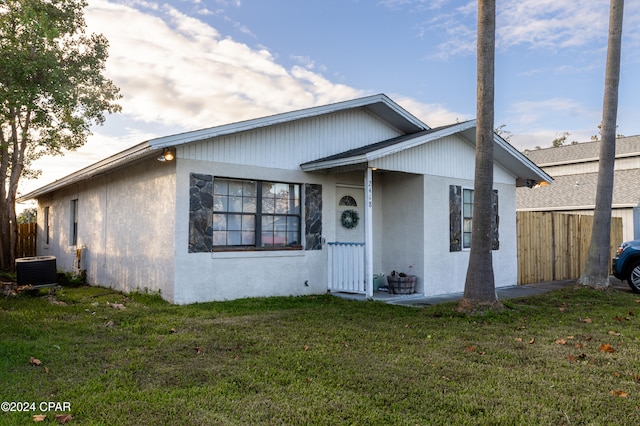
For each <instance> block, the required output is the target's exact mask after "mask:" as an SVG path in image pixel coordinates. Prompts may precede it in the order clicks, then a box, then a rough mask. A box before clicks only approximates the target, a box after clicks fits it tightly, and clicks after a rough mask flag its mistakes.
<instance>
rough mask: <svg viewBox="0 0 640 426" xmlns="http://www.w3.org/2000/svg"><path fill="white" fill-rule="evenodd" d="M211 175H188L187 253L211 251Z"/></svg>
mask: <svg viewBox="0 0 640 426" xmlns="http://www.w3.org/2000/svg"><path fill="white" fill-rule="evenodd" d="M212 221H213V176H212V175H203V174H197V173H191V175H190V177H189V253H206V252H211V250H212V247H213V228H212V223H211V222H212Z"/></svg>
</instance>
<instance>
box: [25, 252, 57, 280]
mask: <svg viewBox="0 0 640 426" xmlns="http://www.w3.org/2000/svg"><path fill="white" fill-rule="evenodd" d="M16 277H17V281H18V285H19V286H23V285H31V286H33V287H34V288H38V287H49V286H54V285H56V284H57V282H58V271H57V269H56V257H55V256H35V257H21V258H19V259H16Z"/></svg>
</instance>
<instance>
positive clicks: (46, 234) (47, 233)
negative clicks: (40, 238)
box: [44, 206, 51, 245]
mask: <svg viewBox="0 0 640 426" xmlns="http://www.w3.org/2000/svg"><path fill="white" fill-rule="evenodd" d="M50 235H51V228H50V223H49V207H48V206H47V207H45V208H44V243H45V244H46V245H48V244H49V238H50Z"/></svg>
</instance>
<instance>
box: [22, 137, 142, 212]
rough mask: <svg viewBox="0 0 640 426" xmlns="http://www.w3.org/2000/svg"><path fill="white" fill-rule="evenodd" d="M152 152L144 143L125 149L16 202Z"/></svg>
mask: <svg viewBox="0 0 640 426" xmlns="http://www.w3.org/2000/svg"><path fill="white" fill-rule="evenodd" d="M152 151H153V148H152V147H151V146H150V145H149V142H142V143H140V144H138V145H135V146H132V147H131V148H128V149H125V150H124V151H122V152H119V153H117V154H115V155H112V156H110V157H107V158H105V159H104V160H100V161H98V162H97V163H94V164H92V165H90V166H87V167H85V168H83V169H80V170H78V171H76V172H73V173H71V174H70V175H67V176H65V177H62V178H60V179H58V180H56V181H53V182H51V183H49V184H47V185H44V186H42V187H40V188H38V189H36V190H34V191H31V192H29V193H27V194H25V195H22V196H20V197H18V198H17V199H16V201H18V202H24V201H27V200H33V199H36V198H38V197H40V196H42V195H43V194H46V193H49V192H52V191H55V190H57V189H60V188H63V187H65V186H67V185H70V184H73V183H76V182H80V181H83V180H86V179H90V178H92V177H94V176H96V175H98V174H100V173H104V172H106V171H108V170H111V169H114V168H116V167H118V166H121V165H124V164H127V163H129V162H131V161H134V160H137V159H139V158H141V157H143V156H145V155H150V154H151V152H152Z"/></svg>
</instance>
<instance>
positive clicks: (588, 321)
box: [582, 318, 593, 324]
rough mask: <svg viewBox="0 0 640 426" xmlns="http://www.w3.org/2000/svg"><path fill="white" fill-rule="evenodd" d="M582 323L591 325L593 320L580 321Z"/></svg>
mask: <svg viewBox="0 0 640 426" xmlns="http://www.w3.org/2000/svg"><path fill="white" fill-rule="evenodd" d="M582 322H584V323H586V324H591V323H592V322H593V320H592V319H591V318H585V319H583V320H582Z"/></svg>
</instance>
